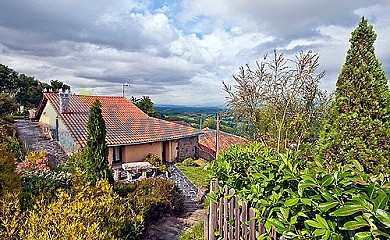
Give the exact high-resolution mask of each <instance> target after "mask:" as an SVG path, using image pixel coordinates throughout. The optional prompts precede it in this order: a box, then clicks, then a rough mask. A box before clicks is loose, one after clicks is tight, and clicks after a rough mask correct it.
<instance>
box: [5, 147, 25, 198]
mask: <svg viewBox="0 0 390 240" xmlns="http://www.w3.org/2000/svg"><path fill="white" fill-rule="evenodd" d="M15 169H16V168H15V158H14V155H13V154H12V153H10V152H8V151H7V150H6V149H5V146H4V145H0V197H1V196H2V195H3V194H5V193H6V192H19V191H21V189H22V188H21V180H20V175H19V174H17V173H16V172H15Z"/></svg>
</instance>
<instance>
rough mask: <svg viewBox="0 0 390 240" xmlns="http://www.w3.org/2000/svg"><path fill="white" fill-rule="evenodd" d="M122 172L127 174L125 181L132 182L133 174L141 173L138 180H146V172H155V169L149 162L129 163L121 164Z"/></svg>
mask: <svg viewBox="0 0 390 240" xmlns="http://www.w3.org/2000/svg"><path fill="white" fill-rule="evenodd" d="M122 168H123V170H125V171H126V172H127V180H130V181H131V180H133V174H137V173H141V177H140V178H147V172H149V171H154V174H153V175H155V171H156V167H155V166H153V165H152V164H151V163H149V162H131V163H123V164H122Z"/></svg>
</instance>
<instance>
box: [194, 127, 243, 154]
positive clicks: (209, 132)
mask: <svg viewBox="0 0 390 240" xmlns="http://www.w3.org/2000/svg"><path fill="white" fill-rule="evenodd" d="M216 133H217V131H216V130H214V129H209V128H205V129H203V130H202V134H201V135H199V148H200V149H201V150H203V151H206V152H208V153H210V154H212V155H213V156H214V157H215V152H216V149H215V148H216V146H215V145H216V143H215V140H216ZM218 140H219V150H220V151H227V150H229V148H230V146H232V145H240V146H242V145H245V144H246V143H247V140H246V139H245V138H242V137H239V136H236V135H233V134H229V133H226V132H222V131H219V137H218Z"/></svg>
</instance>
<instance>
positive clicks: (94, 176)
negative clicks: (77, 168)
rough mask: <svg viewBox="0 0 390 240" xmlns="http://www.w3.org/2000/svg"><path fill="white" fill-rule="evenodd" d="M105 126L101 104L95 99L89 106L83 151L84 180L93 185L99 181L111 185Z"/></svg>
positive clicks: (111, 177) (111, 178)
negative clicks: (85, 142) (85, 146)
mask: <svg viewBox="0 0 390 240" xmlns="http://www.w3.org/2000/svg"><path fill="white" fill-rule="evenodd" d="M105 137H106V124H105V122H104V119H103V115H102V110H101V104H100V101H99V100H98V99H97V100H96V101H95V102H94V103H93V104H92V106H91V109H90V111H89V117H88V124H87V148H86V150H85V162H84V169H85V179H86V180H87V181H89V182H90V183H92V184H93V185H94V184H95V183H96V182H97V180H99V179H108V181H109V182H110V183H113V181H114V179H113V176H112V170H111V167H110V165H109V163H108V146H107V143H106V140H105Z"/></svg>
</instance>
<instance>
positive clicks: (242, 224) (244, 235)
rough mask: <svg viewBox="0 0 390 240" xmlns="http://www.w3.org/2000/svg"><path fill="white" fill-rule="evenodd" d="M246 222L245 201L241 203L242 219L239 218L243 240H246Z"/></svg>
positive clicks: (246, 210)
mask: <svg viewBox="0 0 390 240" xmlns="http://www.w3.org/2000/svg"><path fill="white" fill-rule="evenodd" d="M247 220H248V209H247V205H246V202H245V201H242V218H241V228H242V235H241V236H242V238H243V239H244V240H247V239H248V229H247V226H246V221H247Z"/></svg>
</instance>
